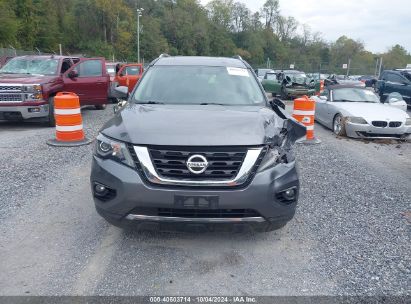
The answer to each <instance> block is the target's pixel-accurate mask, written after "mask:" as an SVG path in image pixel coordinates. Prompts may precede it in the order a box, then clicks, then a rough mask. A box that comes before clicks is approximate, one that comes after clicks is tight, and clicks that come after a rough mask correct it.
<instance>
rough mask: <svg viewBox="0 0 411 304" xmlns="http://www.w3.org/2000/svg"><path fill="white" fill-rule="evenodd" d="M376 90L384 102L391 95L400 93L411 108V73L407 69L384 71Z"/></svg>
mask: <svg viewBox="0 0 411 304" xmlns="http://www.w3.org/2000/svg"><path fill="white" fill-rule="evenodd" d="M375 90H376V92H377V93H378V94H379V95H380V97H381V100H383V101H384V100H385V99H386V98H387V96H388V95H389V94H390V93H393V92H398V93H400V94H401V95H402V97H403V98H404V100H405V101H406V102H407V104H408V106H411V71H410V70H406V69H404V70H386V71H383V72H382V73H381V75H380V78H379V79H378V81H377V84H376V88H375Z"/></svg>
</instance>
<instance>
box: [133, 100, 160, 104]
mask: <svg viewBox="0 0 411 304" xmlns="http://www.w3.org/2000/svg"><path fill="white" fill-rule="evenodd" d="M137 104H150V105H153V104H164V102H162V101H154V100H149V101H140V102H139V101H137Z"/></svg>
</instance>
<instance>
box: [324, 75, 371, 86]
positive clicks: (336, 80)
mask: <svg viewBox="0 0 411 304" xmlns="http://www.w3.org/2000/svg"><path fill="white" fill-rule="evenodd" d="M324 84H325V86H328V85H336V84H341V85H348V86H355V87H359V88H365V83H363V82H362V81H360V80H354V79H349V77H347V76H345V75H335V74H333V75H330V77H328V78H327V79H326V80H325V82H324Z"/></svg>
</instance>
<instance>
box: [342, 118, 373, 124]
mask: <svg viewBox="0 0 411 304" xmlns="http://www.w3.org/2000/svg"><path fill="white" fill-rule="evenodd" d="M347 122H351V123H354V124H360V125H366V124H368V122H367V121H366V120H365V119H364V118H362V117H352V116H349V117H347Z"/></svg>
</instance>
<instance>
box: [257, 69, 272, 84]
mask: <svg viewBox="0 0 411 304" xmlns="http://www.w3.org/2000/svg"><path fill="white" fill-rule="evenodd" d="M273 72H274V70H272V69H256V70H255V74H256V75H257V77H258V79H259V80H260V81H262V80H263V79H264V76H265V74H267V73H273Z"/></svg>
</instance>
